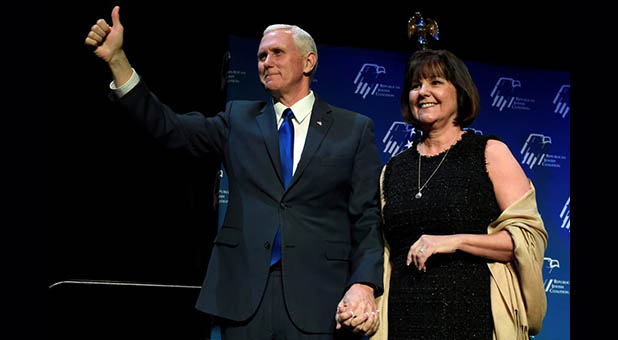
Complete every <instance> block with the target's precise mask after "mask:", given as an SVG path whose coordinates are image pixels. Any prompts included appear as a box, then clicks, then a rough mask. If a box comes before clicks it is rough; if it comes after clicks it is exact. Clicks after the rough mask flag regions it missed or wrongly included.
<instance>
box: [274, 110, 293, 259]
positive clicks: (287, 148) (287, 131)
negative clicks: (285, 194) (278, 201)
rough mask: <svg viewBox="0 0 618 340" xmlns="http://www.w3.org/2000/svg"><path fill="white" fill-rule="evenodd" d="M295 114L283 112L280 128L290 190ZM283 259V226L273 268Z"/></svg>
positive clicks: (281, 150)
mask: <svg viewBox="0 0 618 340" xmlns="http://www.w3.org/2000/svg"><path fill="white" fill-rule="evenodd" d="M292 117H294V113H293V112H292V110H291V109H285V111H283V122H282V123H281V126H280V127H279V158H280V159H281V170H282V172H283V184H284V185H285V188H286V189H287V188H288V185H290V181H291V180H292V172H293V168H294V125H293V124H292ZM280 259H281V226H279V229H277V236H275V241H274V242H273V251H272V255H271V258H270V265H271V266H272V265H273V264H275V263H276V262H277V261H279V260H280Z"/></svg>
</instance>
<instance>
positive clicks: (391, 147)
mask: <svg viewBox="0 0 618 340" xmlns="http://www.w3.org/2000/svg"><path fill="white" fill-rule="evenodd" d="M414 131H415V129H414V128H413V127H412V125H410V124H408V123H406V122H401V121H394V122H393V124H391V127H390V128H389V129H388V131H387V132H386V135H384V138H382V143H384V150H382V152H385V153H388V154H389V155H391V157H393V156H395V155H396V154H398V153H400V152H401V151H403V150H405V149H407V148H409V147H410V146H412V137H413V136H414Z"/></svg>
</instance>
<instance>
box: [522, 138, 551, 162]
mask: <svg viewBox="0 0 618 340" xmlns="http://www.w3.org/2000/svg"><path fill="white" fill-rule="evenodd" d="M550 146H551V138H550V137H547V136H543V135H541V134H538V133H531V134H530V135H529V136H528V139H527V140H526V143H524V146H523V148H521V152H520V153H521V154H522V155H524V159H523V160H522V161H521V162H522V164H526V165H528V166H529V167H530V169H532V167H534V166H535V165H541V164H543V159H544V158H545V155H547V151H549V147H550Z"/></svg>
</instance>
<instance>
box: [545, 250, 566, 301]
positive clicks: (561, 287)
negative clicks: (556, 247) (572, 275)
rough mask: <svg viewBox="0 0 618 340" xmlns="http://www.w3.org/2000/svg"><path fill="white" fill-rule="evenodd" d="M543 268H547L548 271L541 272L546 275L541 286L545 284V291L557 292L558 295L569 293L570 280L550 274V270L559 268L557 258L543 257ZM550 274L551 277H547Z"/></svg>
mask: <svg viewBox="0 0 618 340" xmlns="http://www.w3.org/2000/svg"><path fill="white" fill-rule="evenodd" d="M543 268H544V269H545V268H548V269H549V272H548V273H547V274H543V276H544V277H546V278H545V279H544V280H543V286H545V292H546V293H549V294H559V295H570V294H571V292H570V288H571V281H570V280H568V279H567V280H562V279H558V278H556V277H554V276H553V275H551V272H552V270H554V268H558V269H560V261H558V259H553V258H551V257H544V258H543ZM550 276H551V278H549V277H550Z"/></svg>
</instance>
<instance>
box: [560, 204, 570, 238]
mask: <svg viewBox="0 0 618 340" xmlns="http://www.w3.org/2000/svg"><path fill="white" fill-rule="evenodd" d="M560 218H561V219H562V225H560V229H566V230H568V231H569V233H570V232H571V196H569V198H568V199H567V200H566V202H565V203H564V207H562V211H561V212H560Z"/></svg>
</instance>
